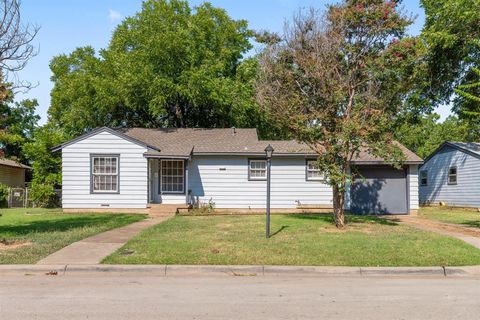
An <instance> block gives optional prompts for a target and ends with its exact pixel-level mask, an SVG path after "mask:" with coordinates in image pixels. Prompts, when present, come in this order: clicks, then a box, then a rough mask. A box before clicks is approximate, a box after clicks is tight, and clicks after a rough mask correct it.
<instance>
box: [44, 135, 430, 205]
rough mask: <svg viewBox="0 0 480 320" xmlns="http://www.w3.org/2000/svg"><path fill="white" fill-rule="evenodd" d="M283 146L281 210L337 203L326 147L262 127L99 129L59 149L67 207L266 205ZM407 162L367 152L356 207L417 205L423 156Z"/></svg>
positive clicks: (354, 194)
mask: <svg viewBox="0 0 480 320" xmlns="http://www.w3.org/2000/svg"><path fill="white" fill-rule="evenodd" d="M268 144H271V145H272V146H273V148H274V150H275V151H274V153H273V157H272V161H271V163H272V171H271V207H272V209H273V210H277V211H279V210H289V211H294V210H303V209H306V208H309V209H324V210H326V209H330V208H332V190H331V187H330V186H328V185H327V184H326V183H325V181H324V179H323V176H322V173H321V172H320V171H319V170H317V169H316V165H315V159H316V158H317V155H316V154H315V153H313V152H312V151H311V150H310V149H309V148H308V147H306V146H305V145H303V144H300V143H297V142H295V141H290V140H289V141H262V140H259V139H258V136H257V131H256V129H235V128H229V129H193V128H192V129H186V128H179V129H145V128H131V129H119V130H114V129H111V128H106V127H103V128H99V129H95V130H93V131H91V132H89V133H87V134H84V135H82V136H80V137H78V138H76V139H73V140H71V141H68V142H66V143H64V144H62V145H59V146H57V147H55V148H53V149H52V150H53V151H58V150H61V152H62V206H63V209H64V210H65V211H75V210H76V211H78V210H82V211H86V210H87V211H98V210H99V209H102V211H104V210H110V211H115V212H124V211H129V212H133V211H136V212H148V208H150V207H152V206H159V205H178V206H179V207H181V206H185V205H191V204H207V203H209V202H210V203H214V206H215V208H217V209H232V210H235V209H237V210H238V209H241V210H244V211H245V210H251V211H255V210H256V211H260V210H263V209H264V208H265V205H266V159H265V151H264V149H265V147H266V146H267V145H268ZM400 147H401V149H402V150H403V152H404V154H405V157H406V160H405V162H404V167H403V168H402V169H401V170H397V169H394V168H393V167H390V166H388V165H387V164H386V163H385V162H384V161H383V160H382V159H378V158H375V157H373V156H371V155H369V154H366V153H361V154H360V155H359V157H358V158H357V159H355V160H354V161H353V162H352V165H354V166H356V167H357V168H358V171H359V172H360V173H361V174H362V175H363V176H364V178H365V179H360V178H359V179H356V180H355V181H354V182H353V184H352V186H351V187H350V188H349V191H348V192H347V195H346V209H349V210H351V211H352V212H354V213H378V214H380V213H385V214H389V213H392V214H408V213H411V212H412V211H416V210H417V208H418V180H417V178H418V165H419V164H421V163H422V160H421V159H420V158H419V157H418V156H416V155H415V154H414V153H413V152H411V151H409V150H408V149H406V148H405V147H403V146H401V145H400Z"/></svg>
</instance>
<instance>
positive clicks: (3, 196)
mask: <svg viewBox="0 0 480 320" xmlns="http://www.w3.org/2000/svg"><path fill="white" fill-rule="evenodd" d="M8 190H9V188H8V186H6V185H4V184H3V183H0V208H6V207H7V206H8Z"/></svg>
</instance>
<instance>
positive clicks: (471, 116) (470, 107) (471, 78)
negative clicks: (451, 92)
mask: <svg viewBox="0 0 480 320" xmlns="http://www.w3.org/2000/svg"><path fill="white" fill-rule="evenodd" d="M464 82H465V84H462V85H459V86H458V87H457V88H455V93H457V96H456V97H455V99H454V108H453V110H454V111H455V112H456V113H457V114H458V116H459V117H460V118H461V119H463V120H465V121H466V122H467V123H468V125H469V134H470V139H471V140H474V141H478V140H479V139H480V69H478V68H472V69H471V70H470V72H469V73H468V74H467V75H466V76H465V81H464Z"/></svg>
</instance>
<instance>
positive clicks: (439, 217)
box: [419, 207, 480, 228]
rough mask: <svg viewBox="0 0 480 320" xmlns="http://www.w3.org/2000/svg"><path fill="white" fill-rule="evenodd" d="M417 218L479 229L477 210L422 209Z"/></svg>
mask: <svg viewBox="0 0 480 320" xmlns="http://www.w3.org/2000/svg"><path fill="white" fill-rule="evenodd" d="M419 216H420V217H422V218H426V219H431V220H436V221H440V222H446V223H453V224H460V225H463V226H466V227H473V228H480V212H478V211H477V209H467V208H452V207H423V208H421V209H420V211H419Z"/></svg>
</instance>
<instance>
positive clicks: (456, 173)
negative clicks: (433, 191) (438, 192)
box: [447, 166, 458, 186]
mask: <svg viewBox="0 0 480 320" xmlns="http://www.w3.org/2000/svg"><path fill="white" fill-rule="evenodd" d="M452 169H455V174H450V170H452ZM450 176H455V182H450ZM447 184H448V185H450V186H455V185H457V184H458V168H457V166H451V167H448V172H447Z"/></svg>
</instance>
